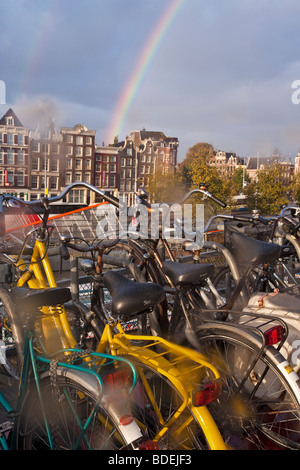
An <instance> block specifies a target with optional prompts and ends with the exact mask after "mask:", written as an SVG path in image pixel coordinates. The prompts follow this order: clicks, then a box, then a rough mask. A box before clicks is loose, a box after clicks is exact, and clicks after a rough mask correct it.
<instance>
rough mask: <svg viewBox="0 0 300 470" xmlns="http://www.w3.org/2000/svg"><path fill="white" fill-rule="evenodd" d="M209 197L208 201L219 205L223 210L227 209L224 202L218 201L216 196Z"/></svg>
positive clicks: (210, 195)
mask: <svg viewBox="0 0 300 470" xmlns="http://www.w3.org/2000/svg"><path fill="white" fill-rule="evenodd" d="M209 197H210V199H212V200H213V201H215V202H216V203H217V204H219V206H221V207H223V208H224V209H225V208H226V207H227V204H226V202H224V201H221V199H219V198H218V197H217V196H214V195H213V194H211V193H210V194H209Z"/></svg>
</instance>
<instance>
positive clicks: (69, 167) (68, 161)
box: [66, 158, 72, 170]
mask: <svg viewBox="0 0 300 470" xmlns="http://www.w3.org/2000/svg"><path fill="white" fill-rule="evenodd" d="M66 168H67V170H70V169H71V168H72V159H71V158H67V159H66Z"/></svg>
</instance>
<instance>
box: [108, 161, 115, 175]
mask: <svg viewBox="0 0 300 470" xmlns="http://www.w3.org/2000/svg"><path fill="white" fill-rule="evenodd" d="M109 171H110V172H111V173H115V172H116V165H115V164H114V163H111V164H110V165H109Z"/></svg>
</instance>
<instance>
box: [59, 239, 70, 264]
mask: <svg viewBox="0 0 300 470" xmlns="http://www.w3.org/2000/svg"><path fill="white" fill-rule="evenodd" d="M60 254H61V257H62V259H64V260H66V261H67V260H68V259H70V253H69V250H68V247H67V246H66V245H65V243H61V244H60Z"/></svg>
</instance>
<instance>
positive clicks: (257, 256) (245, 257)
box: [230, 232, 284, 265]
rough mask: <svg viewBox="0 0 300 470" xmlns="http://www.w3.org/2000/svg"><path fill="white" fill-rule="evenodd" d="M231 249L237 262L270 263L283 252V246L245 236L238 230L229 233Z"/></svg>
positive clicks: (250, 263) (251, 263)
mask: <svg viewBox="0 0 300 470" xmlns="http://www.w3.org/2000/svg"><path fill="white" fill-rule="evenodd" d="M230 243H231V249H232V253H233V255H234V257H235V258H236V260H237V262H238V263H239V264H247V265H254V264H261V263H270V262H272V261H275V260H276V259H278V258H280V257H281V256H283V254H284V247H283V246H281V245H276V244H275V243H268V242H264V241H261V240H256V239H255V238H251V237H247V235H244V234H243V233H240V232H233V233H232V234H231V235H230Z"/></svg>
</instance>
